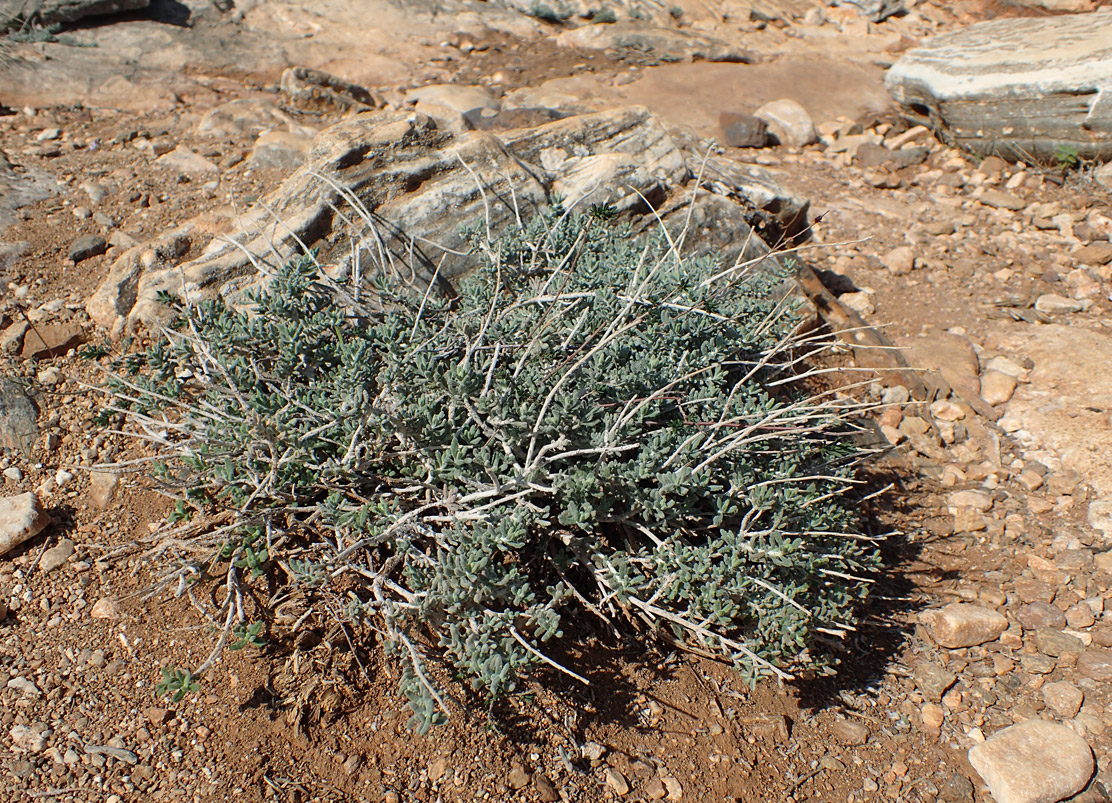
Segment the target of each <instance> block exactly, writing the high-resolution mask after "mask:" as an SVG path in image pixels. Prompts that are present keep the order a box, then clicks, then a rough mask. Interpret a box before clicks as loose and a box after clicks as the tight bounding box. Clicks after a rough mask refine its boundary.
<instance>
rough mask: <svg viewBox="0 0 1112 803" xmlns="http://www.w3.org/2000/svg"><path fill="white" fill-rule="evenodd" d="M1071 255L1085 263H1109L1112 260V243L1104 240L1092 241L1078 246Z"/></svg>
mask: <svg viewBox="0 0 1112 803" xmlns="http://www.w3.org/2000/svg"><path fill="white" fill-rule="evenodd" d="M1075 233H1076V232H1075ZM1070 256H1071V257H1073V258H1074V259H1076V260H1077V261H1078V262H1080V263H1082V264H1084V265H1107V264H1108V263H1109V262H1112V243H1108V242H1103V241H1097V242H1095V243H1090V244H1089V245H1086V246H1082V247H1081V248H1078V249H1077V250H1076V251H1074V252H1073V253H1072V254H1070Z"/></svg>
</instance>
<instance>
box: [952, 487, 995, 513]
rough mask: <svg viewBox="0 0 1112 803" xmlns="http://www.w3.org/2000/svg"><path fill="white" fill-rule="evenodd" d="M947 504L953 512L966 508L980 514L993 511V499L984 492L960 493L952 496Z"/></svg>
mask: <svg viewBox="0 0 1112 803" xmlns="http://www.w3.org/2000/svg"><path fill="white" fill-rule="evenodd" d="M946 502H947V505H948V506H949V508H950V510H951V511H955V510H958V509H960V508H963V507H966V508H972V509H973V510H976V511H977V512H978V513H987V512H988V511H989V510H991V509H992V497H991V496H989V495H988V494H987V493H985V492H984V491H958V492H956V493H952V494H950V497H949V499H947V500H946Z"/></svg>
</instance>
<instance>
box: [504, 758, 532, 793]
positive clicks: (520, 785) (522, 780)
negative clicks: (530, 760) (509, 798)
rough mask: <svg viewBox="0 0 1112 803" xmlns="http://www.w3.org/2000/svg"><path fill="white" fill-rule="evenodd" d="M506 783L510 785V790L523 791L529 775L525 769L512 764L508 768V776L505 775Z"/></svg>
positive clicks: (527, 783)
mask: <svg viewBox="0 0 1112 803" xmlns="http://www.w3.org/2000/svg"><path fill="white" fill-rule="evenodd" d="M506 783H508V784H509V785H510V788H511V789H524V788H525V787H526V786H528V785H529V773H527V772H526V771H525V767H523V766H521V765H520V764H518V763H516V762H514V764H513V765H512V766H511V767H510V772H509V774H507V775H506Z"/></svg>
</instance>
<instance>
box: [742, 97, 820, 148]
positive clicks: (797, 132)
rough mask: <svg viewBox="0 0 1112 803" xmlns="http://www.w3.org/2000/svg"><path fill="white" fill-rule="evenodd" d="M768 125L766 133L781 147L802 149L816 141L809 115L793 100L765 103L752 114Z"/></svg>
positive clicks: (816, 135)
mask: <svg viewBox="0 0 1112 803" xmlns="http://www.w3.org/2000/svg"><path fill="white" fill-rule="evenodd" d="M753 115H754V116H755V117H760V118H761V119H762V120H764V121H765V122H766V123H767V124H768V133H769V134H771V135H772V136H774V137H776V139H777V140H778V141H779V142H780V144H781V145H790V146H792V147H794V148H802V147H803V146H805V145H810V144H811V143H813V142H817V141H818V132H817V131H815V123H814V121H813V120H811V115H809V114H808V113H807V110H806V109H805V108H803V106H802V105H801V104H800V103H798V102H797V101H794V100H789V99H783V100H774V101H772V102H771V103H766V104H764V105H763V106H761V107H760V108H759V109H757V110H756V111H755V112H753Z"/></svg>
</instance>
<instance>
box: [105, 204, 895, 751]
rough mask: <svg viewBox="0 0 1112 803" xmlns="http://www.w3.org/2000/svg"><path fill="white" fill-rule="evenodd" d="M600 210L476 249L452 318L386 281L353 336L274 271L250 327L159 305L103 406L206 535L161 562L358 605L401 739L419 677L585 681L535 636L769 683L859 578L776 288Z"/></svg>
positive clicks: (441, 304) (789, 318)
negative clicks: (390, 670)
mask: <svg viewBox="0 0 1112 803" xmlns="http://www.w3.org/2000/svg"><path fill="white" fill-rule="evenodd" d="M605 211H606V210H604V209H595V210H593V211H592V213H590V214H582V215H581V214H571V213H564V212H563V211H562V210H561V209H559V207H554V208H553V209H552V210H551V211H550V212H549V213H547V214H544V215H541V216H540V217H538V218H536V219H535V220H533V221H532V222H531V223H528V224H525V225H522V226H519V227H517V228H514V229H513V230H511V231H510V232H508V233H507V234H505V235H504V236H502V237H501V238H499V239H490V238H488V237H486V236H484V235H482V234H480V233H478V232H471V233H470V243H471V245H472V247H473V249H474V253H475V255H476V258H477V261H478V262H479V263H480V264H479V266H478V267H477V268H476V269H475V270H474V272H473V273H471V274H470V275H468V276H467V277H465V278H464V279H462V280H461V281H460V282H459V286H458V288H457V289H458V296H457V297H455V298H451V299H449V298H441V297H436V296H434V295H433V294H432V293H425V294H424V295H421V294H419V293H418V294H416V295H415V294H414V293H413V292H412V289H411V288H407V287H405V286H404V285H403V284H402V283H400V282H399V281H397V280H395V279H392V278H390V276H389V274H388V272H387V271H381V272H380V275H379V276H378V278H377V279H375V288H374V289H375V294H376V296H377V298H378V299H379V300H380V302H381V307H380V309H379V310H378V311H377V312H376V313H375V314H373V315H367V316H362V317H356V316H353V315H352V314H351V311H350V308H348V307H345V306H343V305H341V304H339V303H337V291H336V288H335V287H334V286H333V284H334V283H332V282H330V280H328V279H327V277H326V276H325V274H324V273H322V272H321V270H320V269H319V267H318V266H317V265H315V264H314V262H313V260H312V259H311V258H308V257H307V258H304V259H301V260H299V261H295V262H293V263H291V264H289V265H288V266H287V267H286V268H285V269H284V270H282V271H281V272H280V273H279V274H278V275H277V276H275V277H274V280H273V281H272V283H271V284H270V286H269V288H268V289H267V290H266V291H265V292H263V293H260V294H259V295H258V296H257V297H256V298H254V299H253V302H254V306H253V308H252V309H250V310H247V311H244V310H236V309H232V308H229V307H228V306H226V305H224V304H223V303H221V302H206V303H203V304H200V305H181V304H179V306H178V312H179V316H180V317H179V321H178V324H177V326H176V327H175V328H173V329H172V330H170V331H168V332H167V336H166V339H165V341H164V342H162V343H160V344H159V345H158V346H156V347H155V348H154V349H153V350H152V351H151V352H150V354H149V355H148V358H147V360H146V369H145V370H144V371H141V372H140V374H141V375H140V376H139V377H136V378H134V379H127V378H123V377H120V378H117V380H115V384H114V385H113V388H114V390H113V393H114V400H115V401H114V403H115V406H116V408H117V409H120V410H124V411H126V412H127V414H128V415H130V416H131V417H132V419H133V421H135V422H138V423H139V424H141V425H143V426H144V427H145V428H146V429H147V431H148V432H150V433H157V434H156V439H157V440H158V441H159V442H160V443H161V444H162V446H163V451H164V453H165V455H166V457H167V458H168V462H169V463H170V464H171V467H170V469H169V470H171V471H174V472H177V476H179V477H182V476H184V478H185V480H186V486H187V488H188V492H187V493H186V495H185V496H184V497H183V500H182V506H181V508H180V510H181V512H183V513H184V512H186V509H187V507H189V508H195V509H197V510H204V511H206V512H207V513H210V514H211V513H212V512H213V511H214V510H223V511H225V512H226V515H227V516H228V517H229V521H228V523H227V524H226V526H224V527H221V528H219V529H217V530H211V528H210V531H208V532H202V531H198V530H197V528H194V529H192V530H190V531H188V533H187V534H188V537H183V536H182V535H181V532H179V534H178V535H177V536H176V537H175V540H174V544H175V546H176V548H178V549H179V550H185V551H189V550H192V551H196V552H199V553H201V554H203V555H205V556H206V557H207V559H209V560H210V561H215V562H218V563H219V562H220V561H227V566H228V572H229V578H233V577H237V575H236V571H237V570H243V569H250V570H252V571H253V572H254V573H262V572H266V571H268V570H269V567H271V566H273V565H275V564H276V563H277V564H280V565H281V566H282V567H283V568H285V569H286V572H287V574H289V575H290V576H293V577H296V578H298V581H299V582H301V583H303V584H304V585H307V586H314V587H318V588H319V587H322V586H328V585H329V584H336V583H338V582H340V580H341V579H342V580H343V582H344V583H346V586H345V587H346V588H347V589H348V590H349V591H350V589H351V587H352V586H353V584H354V587H355V588H356V589H357V591H356V592H355V593H354V594H353V595H351V598H352V599H353V603H352V605H353V609H354V613H356V614H358V615H360V616H362V617H365V618H366V620H367V621H369V622H371V623H373V625H374V626H375V627H377V628H378V629H379V630H380V631H381V632H382V633H383V634H384V635H385V637H386V642H387V643H388V645H390V647H391V648H392V649H394V650H395V651H396V652H397V654H398V655H399V658H400V660H401V662H402V664H403V666H404V667H405V670H404V673H403V679H402V690H403V691H404V693H405V694H406V695H407V697H408V699H409V705H410V708H411V710H412V712H413V719H412V724H413V725H414V726H415V727H417V728H419V729H425V728H428V727H429V726H430V725H431V724H432V723H434V722H435V721H437V720H439V719H440V718H442V717H443V716H445V715H447V713H448V710H449V706H448V705H447V704H446V702H445V699H444V692H443V690H442V689H440V688H439V687H438V686H437V685H436V684H435V682H434V681H433V680H432V678H431V676H430V674H429V672H428V671H427V662H428V661H429V660H430V659H431V658H433V657H435V658H437V659H439V660H443V661H446V662H449V663H450V664H452V665H454V666H455V667H456V668H458V669H459V670H462V672H463V673H464V674H466V675H467V676H469V677H470V678H472V679H473V683H474V685H475V687H476V688H478V689H481V690H483V691H485V693H486V694H487V695H488V697H489V699H495V698H497V697H498V696H499V695H502V694H504V693H506V692H508V691H510V690H512V689H513V688H514V685H515V683H516V682H518V680H519V679H520V678H521V676H522V674H523V673H524V672H526V671H527V670H528V669H529V668H530V667H531V666H535V665H537V664H540V663H547V664H550V665H552V666H555V667H557V668H559V669H561V670H562V671H564V672H566V673H567V674H569V675H571V676H573V677H576V678H578V679H580V680H583V681H584V682H586V681H585V679H584V678H581V677H580V675H579V674H577V673H576V672H575V671H574V670H573V669H571V668H567V667H564V666H561V665H560V664H559V662H558V661H556V660H555V659H554V658H552V657H551V655H550V654H549V653H550V652H551V649H549V648H548V647H547V645H548V644H549V643H550V642H553V641H554V640H558V639H560V638H561V637H562V636H563V634H564V633H565V631H567V630H568V629H571V628H575V627H576V624H577V620H582V619H583V618H584V617H591V616H594V617H598V618H599V619H601V620H604V621H606V622H609V623H610V624H611V625H612V626H613V627H615V628H625V629H627V630H628V629H629V628H630V627H632V626H635V625H637V624H641V625H643V626H646V627H647V628H649V629H650V630H651V631H652V632H653V633H655V634H657V635H658V636H660V637H663V638H665V639H668V640H670V641H673V642H675V643H681V644H685V645H688V646H691V647H695V648H697V649H699V650H702V651H706V652H711V653H714V654H716V655H719V656H722V657H724V658H726V659H728V660H730V661H732V662H734V663H735V664H736V665H737V667H738V668H739V669H740V670H741V671H742V672H743V673H744V674H745V675H746V676H747V677H750V678H755V677H757V676H760V675H776V676H779V677H788V676H789V675H788V673H789V671H790V669H791V667H792V665H793V663H796V662H798V661H800V660H807V659H808V658H810V657H812V654H811V653H812V651H811V648H812V647H813V646H814V644H815V641H816V639H819V638H822V637H824V635H827V636H830V635H835V636H836V635H840V634H842V633H844V631H845V630H846V629H850V628H852V625H853V621H854V616H855V611H856V609H857V607H858V606H859V603H860V601H861V600H862V599H863V598H864V596H865V594H866V591H867V588H868V583H869V575H870V574H871V573H872V572H873V571H874V570H875V568H876V566H877V562H878V556H877V552H876V548H875V545H874V544H873V543H872V542H870V541H869V539H867V538H863V537H861V536H860V535H859V534H858V532H857V529H856V527H857V520H856V514H855V511H854V508H853V505H852V504H851V503H850V502H849V501H847V499H846V491H847V490H848V489H850V488H851V486H852V485H853V484H854V482H855V478H854V471H855V466H856V464H857V462H858V461H859V460H860V457H861V455H860V453H859V452H858V450H857V449H856V448H855V447H854V446H853V445H852V442H851V440H850V438H849V436H848V432H847V430H848V426H847V416H848V414H849V413H850V412H852V411H851V410H850V408H849V406H848V405H847V404H846V403H845V402H844V401H839V400H838V399H837V398H836V397H834V396H821V395H820V396H812V397H810V398H808V397H807V396H806V395H805V394H802V393H801V392H799V391H798V390H797V388H798V387H799V379H800V375H801V374H803V375H804V376H805V375H806V373H805V369H804V367H803V366H805V365H806V364H807V363H806V362H805V361H806V358H807V356H808V352H810V351H814V350H816V349H819V348H821V346H819V345H815V344H809V343H808V341H806V340H805V339H803V338H801V337H800V336H798V335H796V334H795V327H796V324H797V322H798V319H797V317H796V316H795V314H794V312H793V304H792V302H791V301H790V300H789V299H788V298H786V297H785V296H784V294H783V292H782V291H781V290H780V288H781V286H782V282H783V278H784V277H783V276H780V275H776V274H775V273H773V272H769V271H753V270H747V269H746V268H745V267H744V266H733V267H726V268H724V267H723V266H721V265H719V264H718V262H716V261H715V260H713V259H709V258H699V259H686V258H683V257H682V256H681V255H680V254H679V252H678V250H677V249H676V248H675V247H674V246H673V245H672V244H671V243H670V242H669V241H668V240H667V235H666V234H663V233H662V234H660V235H658V236H652V237H649V238H646V239H642V240H634V239H632V238H631V237H630V236H629V231H628V229H626V228H624V227H623V226H620V225H613V224H612V223H611V222H609V221H608V220H606V218H607V215H606V214H605ZM182 472H184V474H183V473H182ZM295 524H296V525H298V526H299V527H300V528H301V529H302V530H304V529H305V528H306V526H308V527H309V528H311V529H312V532H314V533H315V534H316V535H315V536H314V538H313V539H311V541H310V542H308V543H305V542H304V541H299V540H297V539H294V538H291V537H288V536H289V533H290V532H291V530H292V529H293V528H294V525H295ZM235 582H236V583H238V582H239V580H238V579H236V580H235ZM234 596H235V595H234V593H233V584H232V582H231V580H229V593H228V599H229V602H228V623H229V627H230V625H231V623H232V622H233V619H234V617H233V616H232V613H233V607H234V606H233V604H232V602H231V600H233V598H234ZM225 632H226V633H227V630H226V631H225ZM546 650H547V651H546ZM814 652H816V653H817V652H818V651H814ZM817 657H819V658H821V656H817Z"/></svg>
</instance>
